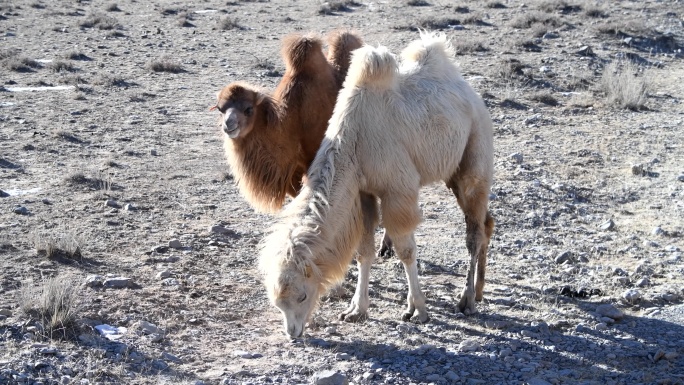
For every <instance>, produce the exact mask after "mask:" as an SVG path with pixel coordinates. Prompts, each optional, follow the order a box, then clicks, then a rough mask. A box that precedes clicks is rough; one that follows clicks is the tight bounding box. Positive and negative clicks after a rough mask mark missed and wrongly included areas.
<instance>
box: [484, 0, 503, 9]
mask: <svg viewBox="0 0 684 385" xmlns="http://www.w3.org/2000/svg"><path fill="white" fill-rule="evenodd" d="M485 7H487V8H491V9H504V8H506V6H505V5H504V3H502V2H500V1H488V2H487V4H485Z"/></svg>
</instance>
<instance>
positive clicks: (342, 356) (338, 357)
mask: <svg viewBox="0 0 684 385" xmlns="http://www.w3.org/2000/svg"><path fill="white" fill-rule="evenodd" d="M335 359H336V360H337V361H349V360H351V356H350V355H349V354H347V353H336V354H335Z"/></svg>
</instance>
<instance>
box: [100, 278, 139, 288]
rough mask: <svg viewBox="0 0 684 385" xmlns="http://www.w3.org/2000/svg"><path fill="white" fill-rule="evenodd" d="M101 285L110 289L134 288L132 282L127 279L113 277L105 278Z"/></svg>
mask: <svg viewBox="0 0 684 385" xmlns="http://www.w3.org/2000/svg"><path fill="white" fill-rule="evenodd" d="M102 285H103V286H104V287H107V288H111V289H125V288H127V287H133V286H135V285H134V284H133V280H132V279H130V278H127V277H113V278H106V279H105V280H104V282H102Z"/></svg>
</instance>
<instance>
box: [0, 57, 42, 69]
mask: <svg viewBox="0 0 684 385" xmlns="http://www.w3.org/2000/svg"><path fill="white" fill-rule="evenodd" d="M2 62H3V67H5V68H7V69H8V70H10V71H16V72H31V71H32V70H33V69H34V68H39V67H40V63H38V62H37V61H35V60H33V59H30V58H28V57H26V56H15V57H7V58H4V60H3V61H2Z"/></svg>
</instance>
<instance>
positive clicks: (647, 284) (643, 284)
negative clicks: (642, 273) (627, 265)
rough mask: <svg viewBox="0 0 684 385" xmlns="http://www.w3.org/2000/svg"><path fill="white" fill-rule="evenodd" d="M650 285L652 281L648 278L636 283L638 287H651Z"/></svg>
mask: <svg viewBox="0 0 684 385" xmlns="http://www.w3.org/2000/svg"><path fill="white" fill-rule="evenodd" d="M650 284H651V281H649V280H648V278H641V279H640V280H638V281H637V283H636V285H637V286H638V287H646V286H649V285H650Z"/></svg>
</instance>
